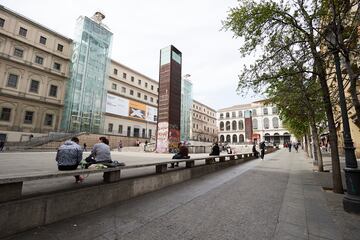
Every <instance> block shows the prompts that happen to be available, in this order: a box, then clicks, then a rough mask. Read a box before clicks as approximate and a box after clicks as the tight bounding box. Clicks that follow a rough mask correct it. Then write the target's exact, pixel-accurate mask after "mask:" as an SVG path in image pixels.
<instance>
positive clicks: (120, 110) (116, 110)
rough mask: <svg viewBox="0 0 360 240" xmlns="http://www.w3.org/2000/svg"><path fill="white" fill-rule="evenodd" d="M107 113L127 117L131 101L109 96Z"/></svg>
mask: <svg viewBox="0 0 360 240" xmlns="http://www.w3.org/2000/svg"><path fill="white" fill-rule="evenodd" d="M106 112H107V113H112V114H116V115H120V116H126V117H127V116H128V113H129V100H127V99H125V98H121V97H118V96H115V95H112V94H107V97H106Z"/></svg>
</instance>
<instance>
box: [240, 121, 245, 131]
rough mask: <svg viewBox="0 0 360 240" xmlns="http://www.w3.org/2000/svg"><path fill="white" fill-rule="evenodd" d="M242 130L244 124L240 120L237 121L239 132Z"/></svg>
mask: <svg viewBox="0 0 360 240" xmlns="http://www.w3.org/2000/svg"><path fill="white" fill-rule="evenodd" d="M243 129H244V122H243V121H242V120H240V121H239V130H243Z"/></svg>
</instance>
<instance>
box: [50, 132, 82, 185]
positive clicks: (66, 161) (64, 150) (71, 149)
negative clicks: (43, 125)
mask: <svg viewBox="0 0 360 240" xmlns="http://www.w3.org/2000/svg"><path fill="white" fill-rule="evenodd" d="M82 153H83V151H82V148H81V147H80V145H79V139H78V138H77V137H73V138H71V140H68V141H65V143H64V144H63V145H61V146H60V147H59V148H58V151H57V153H56V162H57V165H58V169H59V170H60V171H65V170H75V169H77V167H78V165H79V163H80V161H81V160H82ZM75 180H76V182H82V181H83V180H84V178H83V177H82V176H80V175H76V176H75Z"/></svg>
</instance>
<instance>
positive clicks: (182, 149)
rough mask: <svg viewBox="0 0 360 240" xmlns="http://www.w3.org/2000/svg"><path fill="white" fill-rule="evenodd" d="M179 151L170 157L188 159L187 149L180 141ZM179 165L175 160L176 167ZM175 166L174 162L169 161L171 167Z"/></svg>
mask: <svg viewBox="0 0 360 240" xmlns="http://www.w3.org/2000/svg"><path fill="white" fill-rule="evenodd" d="M178 147H179V152H178V153H176V154H175V155H174V156H173V157H172V159H189V158H190V156H189V149H188V148H187V147H186V146H185V145H184V144H182V143H179V145H178ZM178 166H179V162H176V167H178ZM174 167H175V163H171V168H174Z"/></svg>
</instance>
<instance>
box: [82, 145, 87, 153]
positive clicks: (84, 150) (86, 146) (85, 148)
mask: <svg viewBox="0 0 360 240" xmlns="http://www.w3.org/2000/svg"><path fill="white" fill-rule="evenodd" d="M86 147H87V145H86V143H84V148H83V150H84V152H86V151H87V149H86Z"/></svg>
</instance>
